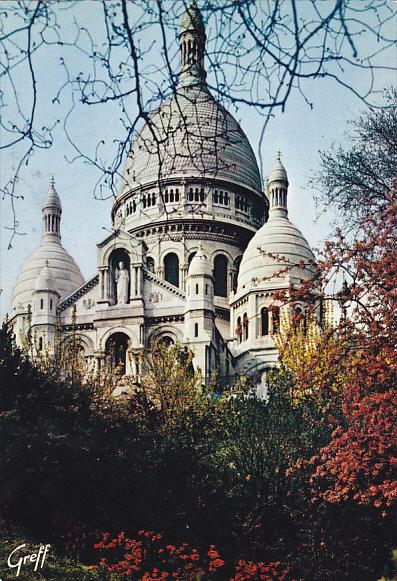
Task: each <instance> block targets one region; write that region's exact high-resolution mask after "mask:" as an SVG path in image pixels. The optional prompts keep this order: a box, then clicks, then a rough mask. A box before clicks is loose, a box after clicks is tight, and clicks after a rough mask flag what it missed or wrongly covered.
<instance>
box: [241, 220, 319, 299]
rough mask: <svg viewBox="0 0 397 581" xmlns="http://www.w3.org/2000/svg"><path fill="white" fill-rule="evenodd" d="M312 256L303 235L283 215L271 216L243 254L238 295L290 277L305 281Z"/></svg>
mask: <svg viewBox="0 0 397 581" xmlns="http://www.w3.org/2000/svg"><path fill="white" fill-rule="evenodd" d="M314 261H315V257H314V254H313V252H312V250H311V248H310V246H309V244H308V242H307V240H306V239H305V238H304V236H303V235H302V233H301V232H300V231H299V230H298V228H296V226H294V225H293V224H292V223H291V222H290V221H289V219H288V218H287V217H286V215H283V214H279V213H277V212H275V213H274V215H272V212H271V213H270V218H269V220H268V222H266V224H264V225H263V226H262V227H261V228H260V229H259V230H258V232H257V233H256V234H255V236H254V237H253V238H252V239H251V241H250V243H249V244H248V246H247V249H246V250H245V252H244V255H243V258H242V261H241V265H240V271H239V276H238V285H237V289H238V291H240V290H242V289H243V288H246V289H248V288H250V287H252V286H255V285H256V284H257V283H260V282H267V281H270V280H272V279H274V280H275V281H277V280H278V281H280V278H285V277H286V276H288V275H290V276H292V277H296V278H298V279H301V280H307V279H308V278H310V277H311V276H312V274H313V272H314Z"/></svg>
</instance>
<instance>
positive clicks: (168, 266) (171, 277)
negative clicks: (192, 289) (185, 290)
mask: <svg viewBox="0 0 397 581" xmlns="http://www.w3.org/2000/svg"><path fill="white" fill-rule="evenodd" d="M164 278H165V280H166V281H167V282H169V283H171V284H173V285H174V286H177V287H179V258H178V257H177V255H176V254H175V252H170V253H169V254H167V256H166V257H165V258H164Z"/></svg>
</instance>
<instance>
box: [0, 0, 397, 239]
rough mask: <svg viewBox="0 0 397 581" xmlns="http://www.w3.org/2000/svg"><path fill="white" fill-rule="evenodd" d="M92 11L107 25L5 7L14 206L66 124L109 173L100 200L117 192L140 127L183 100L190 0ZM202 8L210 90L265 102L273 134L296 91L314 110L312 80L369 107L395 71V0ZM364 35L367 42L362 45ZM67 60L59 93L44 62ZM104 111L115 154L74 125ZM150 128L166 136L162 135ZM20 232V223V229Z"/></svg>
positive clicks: (28, 7) (5, 100)
mask: <svg viewBox="0 0 397 581" xmlns="http://www.w3.org/2000/svg"><path fill="white" fill-rule="evenodd" d="M192 5H194V3H193V4H192ZM192 5H191V6H192ZM90 6H92V9H93V10H95V16H96V18H87V15H85V14H84V10H82V9H81V3H79V4H78V5H77V4H76V3H66V4H65V3H64V2H59V1H57V0H51V1H49V2H48V1H47V2H45V1H43V0H38V1H37V2H23V3H15V2H11V1H10V2H3V3H2V7H1V16H2V23H1V36H0V50H1V54H2V57H3V58H2V62H3V63H4V64H3V68H2V71H1V75H2V78H3V83H2V87H3V89H2V104H3V105H5V107H4V111H5V112H6V113H5V116H4V117H3V119H2V129H3V132H4V135H5V138H4V140H3V143H2V145H1V147H2V148H3V149H7V148H13V150H14V151H15V156H16V160H17V161H16V164H15V169H14V170H13V173H12V174H11V175H10V176H9V177H8V178H7V180H6V183H5V185H4V187H3V189H2V192H3V195H5V196H6V197H8V199H9V200H10V203H11V204H14V202H15V198H16V197H17V196H18V195H21V190H20V186H19V184H18V178H21V177H22V176H23V168H24V166H25V164H28V163H29V161H30V159H31V157H32V155H34V153H35V151H37V150H38V149H47V148H49V147H51V146H52V144H53V142H54V139H55V135H56V132H57V127H58V125H60V126H62V127H63V129H64V131H65V134H66V137H67V139H68V141H69V143H70V144H71V147H72V149H73V150H74V152H75V156H76V158H78V159H81V160H83V161H88V162H89V163H91V164H93V165H94V166H95V167H96V168H97V170H98V188H97V190H96V192H95V193H96V194H97V195H98V196H99V197H105V196H111V195H114V194H115V193H116V191H117V187H118V184H119V178H120V175H121V173H120V168H121V167H122V165H123V163H124V160H125V158H126V156H127V154H128V153H129V152H130V150H131V143H132V141H133V140H134V138H135V137H136V135H137V132H138V131H139V129H140V125H141V124H142V123H146V124H147V125H148V126H149V128H150V123H151V118H150V115H149V112H150V111H151V110H152V109H153V108H154V107H157V106H159V105H161V104H162V103H163V102H164V100H165V99H167V98H168V97H169V96H170V95H172V94H175V90H176V86H177V76H178V69H179V64H178V60H179V59H178V50H176V47H175V41H176V37H177V36H178V33H179V19H180V17H181V14H182V13H183V12H184V11H185V10H186V8H187V6H188V1H187V0H183V2H180V1H179V0H172V1H169V2H167V4H165V3H164V2H163V1H162V0H156V1H154V2H152V1H151V0H139V1H138V2H128V1H127V0H115V1H114V2H112V3H110V4H109V2H107V1H106V0H103V1H102V2H101V3H99V2H98V3H96V4H95V6H94V5H90ZM202 12H203V17H204V20H205V21H206V22H207V35H208V39H207V42H206V62H207V63H209V66H208V83H209V87H210V89H211V90H212V91H213V92H214V94H215V95H216V96H217V97H218V98H219V99H220V101H221V102H222V103H224V104H226V105H229V106H233V107H235V108H238V107H245V106H247V107H253V108H254V109H255V110H256V111H257V113H258V116H259V119H260V121H261V123H262V129H263V130H262V138H263V135H264V131H265V129H266V126H267V123H268V121H269V119H270V118H271V116H272V115H273V114H274V113H275V112H276V111H277V110H281V111H283V110H284V109H285V107H286V104H287V102H288V100H289V98H290V96H291V94H292V93H293V92H299V93H300V94H301V95H302V96H303V98H304V100H305V101H306V103H307V105H308V106H309V107H312V103H311V100H310V86H309V83H308V81H311V80H316V82H317V80H319V79H324V78H329V79H330V80H333V81H334V82H335V83H337V84H339V85H342V86H343V87H345V88H346V89H347V90H349V91H352V92H353V93H354V94H355V95H356V96H357V97H358V98H360V99H361V100H363V101H364V102H365V103H368V102H369V101H371V98H372V97H373V95H372V86H373V85H372V83H373V77H374V75H377V73H378V71H379V69H381V70H383V71H387V70H388V69H389V67H388V65H387V64H381V65H379V55H380V54H383V53H384V54H385V55H387V52H388V50H389V49H390V48H391V47H392V46H393V44H394V38H393V32H392V33H391V34H390V33H389V31H388V27H389V26H390V24H389V23H390V21H391V20H392V19H393V18H394V17H395V10H394V8H393V6H392V5H391V4H390V3H389V2H387V1H386V0H382V1H380V2H379V1H378V0H370V1H369V3H368V4H367V5H366V9H365V10H361V9H359V8H357V6H355V5H354V3H353V2H350V1H348V0H333V1H332V2H327V3H320V4H319V3H318V2H315V1H314V0H310V1H309V2H304V3H303V2H299V1H297V0H291V1H290V2H287V1H283V2H275V3H272V2H263V1H259V0H256V1H251V2H240V1H237V0H229V1H228V2H226V4H225V2H224V1H223V0H222V1H221V0H216V1H211V2H203V3H202ZM98 20H99V21H100V22H99V25H98ZM94 22H95V23H97V24H96V25H95V26H94V25H93V24H94ZM363 31H365V42H363V41H362V40H361V38H360V37H361V36H362V35H363V34H364V33H363ZM371 41H373V42H374V43H376V49H375V50H373V49H372V48H371ZM54 51H55V52H54ZM55 53H56V54H57V57H58V58H59V68H58V73H59V78H58V79H57V81H56V86H54V87H51V89H49V86H48V79H47V78H46V77H45V78H43V74H42V71H41V70H40V67H39V66H38V62H39V59H44V60H45V59H47V58H48V56H49V55H50V54H51V55H52V54H55ZM356 70H360V71H361V72H362V74H363V75H364V76H365V77H366V79H367V80H368V89H366V88H364V89H362V86H363V85H365V83H364V84H361V83H360V87H359V86H358V85H356V84H351V78H352V77H353V75H352V74H350V73H352V72H354V71H356ZM45 75H46V72H45ZM20 79H23V90H19V82H20ZM61 104H62V105H63V107H61V109H59V107H58V105H61ZM54 106H55V107H54ZM98 108H99V109H103V110H104V111H106V113H104V114H108V112H109V111H111V108H112V110H113V111H115V110H116V108H117V112H118V113H117V114H118V116H119V119H118V118H117V116H116V117H115V122H116V121H121V123H120V134H119V135H117V136H116V137H115V136H114V134H113V135H111V136H110V140H111V141H112V142H113V147H112V148H111V154H110V156H108V157H107V156H106V154H104V153H103V151H104V148H103V146H104V141H105V137H104V135H103V132H102V133H101V136H100V137H99V138H98V140H97V142H95V143H93V144H92V149H89V150H86V149H83V147H82V145H81V143H80V140H79V139H78V138H76V136H74V135H73V130H72V129H71V122H72V119H73V117H74V116H75V115H86V114H87V113H86V111H89V112H90V113H91V114H92V115H93V116H94V117H95V114H96V111H97V110H98ZM43 111H44V115H43ZM58 111H62V113H61V114H59V113H58ZM79 118H81V117H79ZM150 131H151V134H152V137H153V138H155V131H153V130H150ZM78 135H79V136H81V133H80V131H79V132H78ZM155 141H156V145H159V142H158V139H155ZM159 156H160V152H159ZM14 217H15V216H14ZM18 232H19V229H18V222H17V220H16V218H15V221H14V224H12V225H11V233H12V234H16V233H18ZM12 234H11V235H12Z"/></svg>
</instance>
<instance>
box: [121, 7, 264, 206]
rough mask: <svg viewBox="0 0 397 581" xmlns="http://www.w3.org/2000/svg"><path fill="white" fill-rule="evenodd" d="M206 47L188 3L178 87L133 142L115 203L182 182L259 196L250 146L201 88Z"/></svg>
mask: <svg viewBox="0 0 397 581" xmlns="http://www.w3.org/2000/svg"><path fill="white" fill-rule="evenodd" d="M205 41H206V34H205V27H204V23H203V19H202V16H201V14H200V11H199V9H198V8H197V5H196V3H195V2H194V0H191V2H190V4H189V6H188V7H187V10H186V11H185V13H184V14H183V16H182V19H181V32H180V35H179V45H180V57H181V69H180V75H179V81H178V85H177V87H176V90H175V91H174V93H173V95H172V97H171V98H170V99H169V100H168V101H166V102H165V103H164V104H163V105H161V107H160V108H159V109H158V110H157V111H156V112H155V113H154V114H153V115H152V116H151V118H149V119H148V121H147V123H146V124H145V126H144V127H143V129H142V131H141V132H140V134H139V135H138V137H137V138H136V140H135V142H134V144H133V147H132V149H131V151H130V153H129V156H128V160H127V163H126V167H125V172H124V180H123V186H122V188H121V192H120V194H121V196H120V197H122V196H124V194H126V193H128V192H129V191H131V190H135V189H136V188H139V187H142V188H144V187H145V186H149V184H150V187H151V185H152V184H155V183H156V182H157V183H161V182H164V180H171V181H172V180H173V179H174V178H183V177H198V178H201V179H202V178H205V179H210V180H211V179H217V180H226V181H227V182H229V183H230V182H231V183H233V184H237V186H242V187H244V188H247V189H248V190H253V191H254V192H255V193H256V194H257V195H258V194H259V195H261V191H262V187H261V179H260V175H259V170H258V165H257V162H256V158H255V154H254V152H253V150H252V148H251V146H250V144H249V141H248V139H247V137H246V135H245V134H244V132H243V130H242V129H241V127H240V125H239V124H238V122H237V121H236V120H235V119H234V117H233V116H232V115H231V114H230V113H229V112H228V111H226V109H225V108H224V107H223V106H222V105H220V104H219V103H218V102H217V101H216V100H215V99H214V97H213V96H212V95H211V93H210V91H209V89H208V86H207V84H206V71H205V67H204V53H205ZM116 205H117V202H116Z"/></svg>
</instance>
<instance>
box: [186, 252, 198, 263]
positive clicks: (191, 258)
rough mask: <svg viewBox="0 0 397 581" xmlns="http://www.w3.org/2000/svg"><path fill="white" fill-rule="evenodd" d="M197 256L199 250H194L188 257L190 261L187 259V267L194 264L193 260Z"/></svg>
mask: <svg viewBox="0 0 397 581" xmlns="http://www.w3.org/2000/svg"><path fill="white" fill-rule="evenodd" d="M196 254H197V250H192V251H191V252H190V254H189V256H188V259H187V265H188V267H189V266H190V263H191V262H192V260H193V258H194V257H195V256H196Z"/></svg>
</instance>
